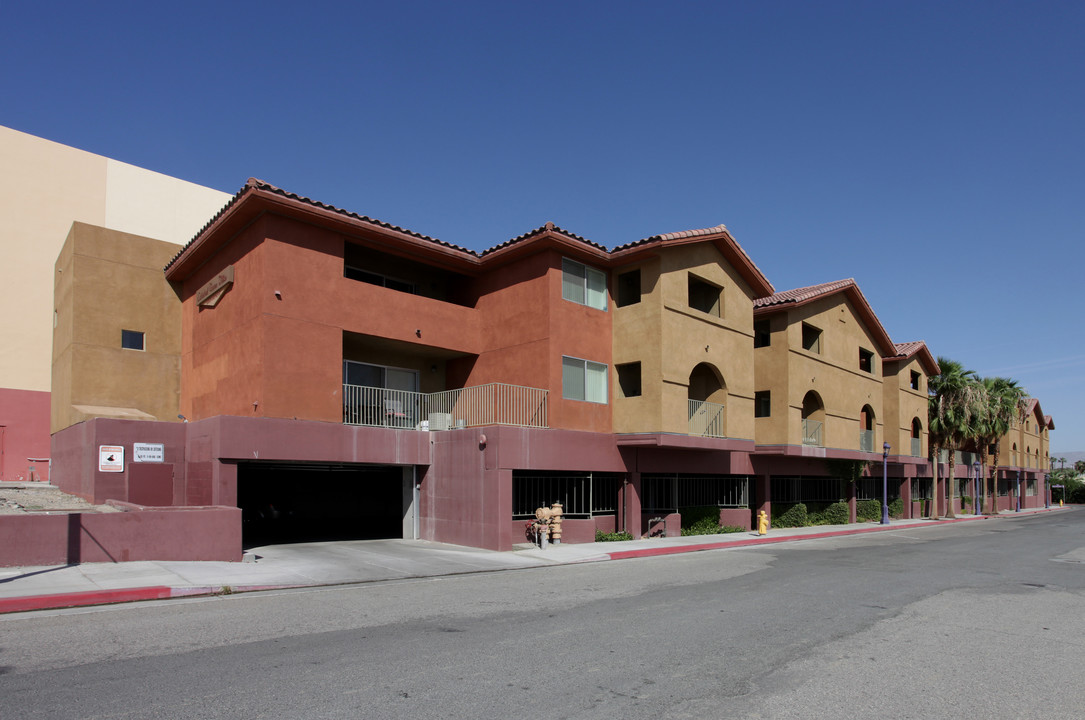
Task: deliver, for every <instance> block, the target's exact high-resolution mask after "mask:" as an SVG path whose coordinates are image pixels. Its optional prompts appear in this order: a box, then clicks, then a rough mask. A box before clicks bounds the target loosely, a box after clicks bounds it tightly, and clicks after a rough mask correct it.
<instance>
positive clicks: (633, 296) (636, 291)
mask: <svg viewBox="0 0 1085 720" xmlns="http://www.w3.org/2000/svg"><path fill="white" fill-rule="evenodd" d="M639 302H640V270H633V271H631V272H627V273H622V274H621V275H619V276H618V307H625V306H626V305H636V304H637V303H639Z"/></svg>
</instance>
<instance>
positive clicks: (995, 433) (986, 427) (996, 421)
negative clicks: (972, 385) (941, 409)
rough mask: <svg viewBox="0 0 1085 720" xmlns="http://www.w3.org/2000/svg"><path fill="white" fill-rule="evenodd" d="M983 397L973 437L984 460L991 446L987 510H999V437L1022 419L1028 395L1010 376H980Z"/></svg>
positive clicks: (996, 512)
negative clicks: (980, 412) (974, 436)
mask: <svg viewBox="0 0 1085 720" xmlns="http://www.w3.org/2000/svg"><path fill="white" fill-rule="evenodd" d="M982 383H983V387H984V390H985V393H984V394H985V395H986V401H985V402H984V404H983V412H982V414H981V415H980V416H979V418H978V422H977V425H976V439H977V442H978V443H979V446H980V454H981V455H982V456H983V460H984V463H985V464H986V461H987V448H988V446H994V454H993V460H992V464H991V473H990V477H989V479H988V491H989V492H988V493H987V498H988V500H987V513H988V514H989V515H997V514H998V504H997V503H998V487H997V484H996V483H997V482H998V457H999V445H1000V444H1001V442H1002V437H1003V436H1004V435H1005V434H1006V433H1008V432H1009V431H1010V428H1011V427H1013V425H1014V424H1015V423H1020V422H1023V421H1024V419H1025V410H1027V409H1028V401H1027V400H1028V399H1027V393H1026V392H1025V389H1024V388H1023V387H1021V386H1020V385H1018V384H1017V382H1016V381H1014V380H1010V379H1009V378H1001V377H994V378H983V380H982Z"/></svg>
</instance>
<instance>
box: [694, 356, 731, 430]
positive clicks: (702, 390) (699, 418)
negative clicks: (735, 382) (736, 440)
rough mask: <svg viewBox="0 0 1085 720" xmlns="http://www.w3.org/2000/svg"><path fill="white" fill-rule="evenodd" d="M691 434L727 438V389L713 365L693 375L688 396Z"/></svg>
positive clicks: (701, 366)
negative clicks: (725, 411)
mask: <svg viewBox="0 0 1085 720" xmlns="http://www.w3.org/2000/svg"><path fill="white" fill-rule="evenodd" d="M687 397H688V405H689V434H690V435H700V436H703V437H727V436H726V434H725V432H726V426H725V422H724V421H725V419H726V418H725V415H724V409H725V405H726V401H727V385H726V383H725V382H724V380H723V376H722V375H720V373H719V371H718V370H717V369H716V368H715V367H714V366H713V365H711V364H709V363H700V364H699V365H697V367H695V368H693V372H691V373H690V374H689V389H688V393H687Z"/></svg>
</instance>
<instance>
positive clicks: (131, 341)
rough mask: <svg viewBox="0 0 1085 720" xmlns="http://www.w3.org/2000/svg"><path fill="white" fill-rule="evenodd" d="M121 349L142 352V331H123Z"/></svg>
mask: <svg viewBox="0 0 1085 720" xmlns="http://www.w3.org/2000/svg"><path fill="white" fill-rule="evenodd" d="M121 347H122V348H124V349H125V350H142V349H143V332H142V331H140V330H121Z"/></svg>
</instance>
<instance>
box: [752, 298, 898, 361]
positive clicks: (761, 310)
mask: <svg viewBox="0 0 1085 720" xmlns="http://www.w3.org/2000/svg"><path fill="white" fill-rule="evenodd" d="M837 293H844V295H845V296H846V297H847V298H848V299H849V300H851V302H852V304H853V305H854V306H855V309H856V311H857V312H858V314H859V318H860V319H861V320H862V321H863V324H864V325H866V328H867V330H869V331H870V333H871V335H873V336H874V340H875V341H876V342H877V343H878V345H879V352H880V354H881V356H882V357H883V358H894V357H896V356H897V348H896V345H894V344H893V341H892V340H890V339H889V333H887V332H886V331H885V327H884V326H883V325H882V322H881V320H879V319H878V316H877V315H875V314H874V309H873V308H871V307H870V303H869V302H867V299H866V296H864V295H863V292H862V291H861V290H860V289H859V286H858V285H857V284H856V283H855V280H854V279H852V278H848V279H846V280H836V281H835V282H828V283H822V284H820V285H810V286H809V287H801V288H795V289H794V290H784V291H782V292H778V293H774V294H772V295H770V296H768V297H764V298H760V299H758V300H754V303H753V309H754V317H757V316H759V315H770V314H772V313H774V312H781V311H784V310H787V309H788V308H790V307H799V306H801V305H805V304H806V303H809V302H813V301H814V300H819V299H821V298H825V297H829V296H831V295H835V294H837Z"/></svg>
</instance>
